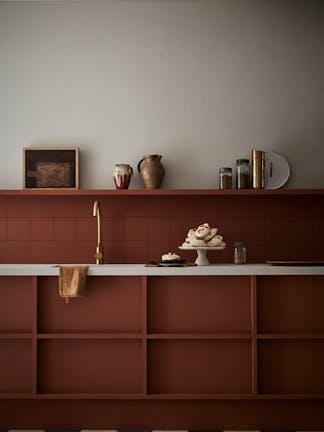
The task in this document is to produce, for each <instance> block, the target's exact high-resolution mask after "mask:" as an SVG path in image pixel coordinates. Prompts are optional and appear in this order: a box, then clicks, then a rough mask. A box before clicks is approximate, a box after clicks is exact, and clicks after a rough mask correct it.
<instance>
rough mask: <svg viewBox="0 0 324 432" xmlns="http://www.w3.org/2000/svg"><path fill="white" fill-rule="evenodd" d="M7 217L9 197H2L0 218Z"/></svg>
mask: <svg viewBox="0 0 324 432" xmlns="http://www.w3.org/2000/svg"><path fill="white" fill-rule="evenodd" d="M6 216H7V197H0V218H5V217H6Z"/></svg>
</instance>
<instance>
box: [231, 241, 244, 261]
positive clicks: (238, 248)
mask: <svg viewBox="0 0 324 432" xmlns="http://www.w3.org/2000/svg"><path fill="white" fill-rule="evenodd" d="M246 255H247V248H246V243H245V242H244V241H238V242H235V243H234V258H233V263H234V264H246V263H247V259H246V258H247V257H246Z"/></svg>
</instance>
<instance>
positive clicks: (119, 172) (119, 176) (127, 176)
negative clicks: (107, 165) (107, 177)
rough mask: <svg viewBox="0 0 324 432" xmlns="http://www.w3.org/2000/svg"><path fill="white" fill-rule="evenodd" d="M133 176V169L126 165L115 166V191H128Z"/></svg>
mask: <svg viewBox="0 0 324 432" xmlns="http://www.w3.org/2000/svg"><path fill="white" fill-rule="evenodd" d="M132 175H133V168H132V167H131V166H130V165H127V164H116V165H115V169H114V183H115V186H116V189H128V186H129V182H130V180H131V178H132Z"/></svg>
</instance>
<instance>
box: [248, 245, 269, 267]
mask: <svg viewBox="0 0 324 432" xmlns="http://www.w3.org/2000/svg"><path fill="white" fill-rule="evenodd" d="M247 262H248V263H250V264H252V263H264V262H265V243H264V242H263V241H252V240H249V241H248V242H247Z"/></svg>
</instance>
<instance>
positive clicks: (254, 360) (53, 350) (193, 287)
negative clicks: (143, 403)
mask: <svg viewBox="0 0 324 432" xmlns="http://www.w3.org/2000/svg"><path fill="white" fill-rule="evenodd" d="M323 282H324V277H323V276H258V277H256V276H253V275H251V276H195V277H187V276H180V277H179V276H178V277H177V276H154V277H147V276H142V277H139V276H120V277H119V276H105V277H90V278H89V283H88V286H87V294H86V296H85V297H84V298H77V299H71V301H70V303H69V304H68V305H66V304H65V302H64V300H63V299H61V298H60V297H59V295H58V279H57V277H51V276H41V277H21V276H20V277H14V276H12V277H1V278H0V296H1V302H0V305H1V306H0V358H1V368H0V397H1V399H117V400H119V399H127V400H139V399H140V400H159V399H160V400H193V399H197V400H280V399H305V400H309V399H319V400H322V399H324V372H323V367H322V365H323V363H324V317H323V313H322V310H321V305H322V304H323V302H324V290H323Z"/></svg>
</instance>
